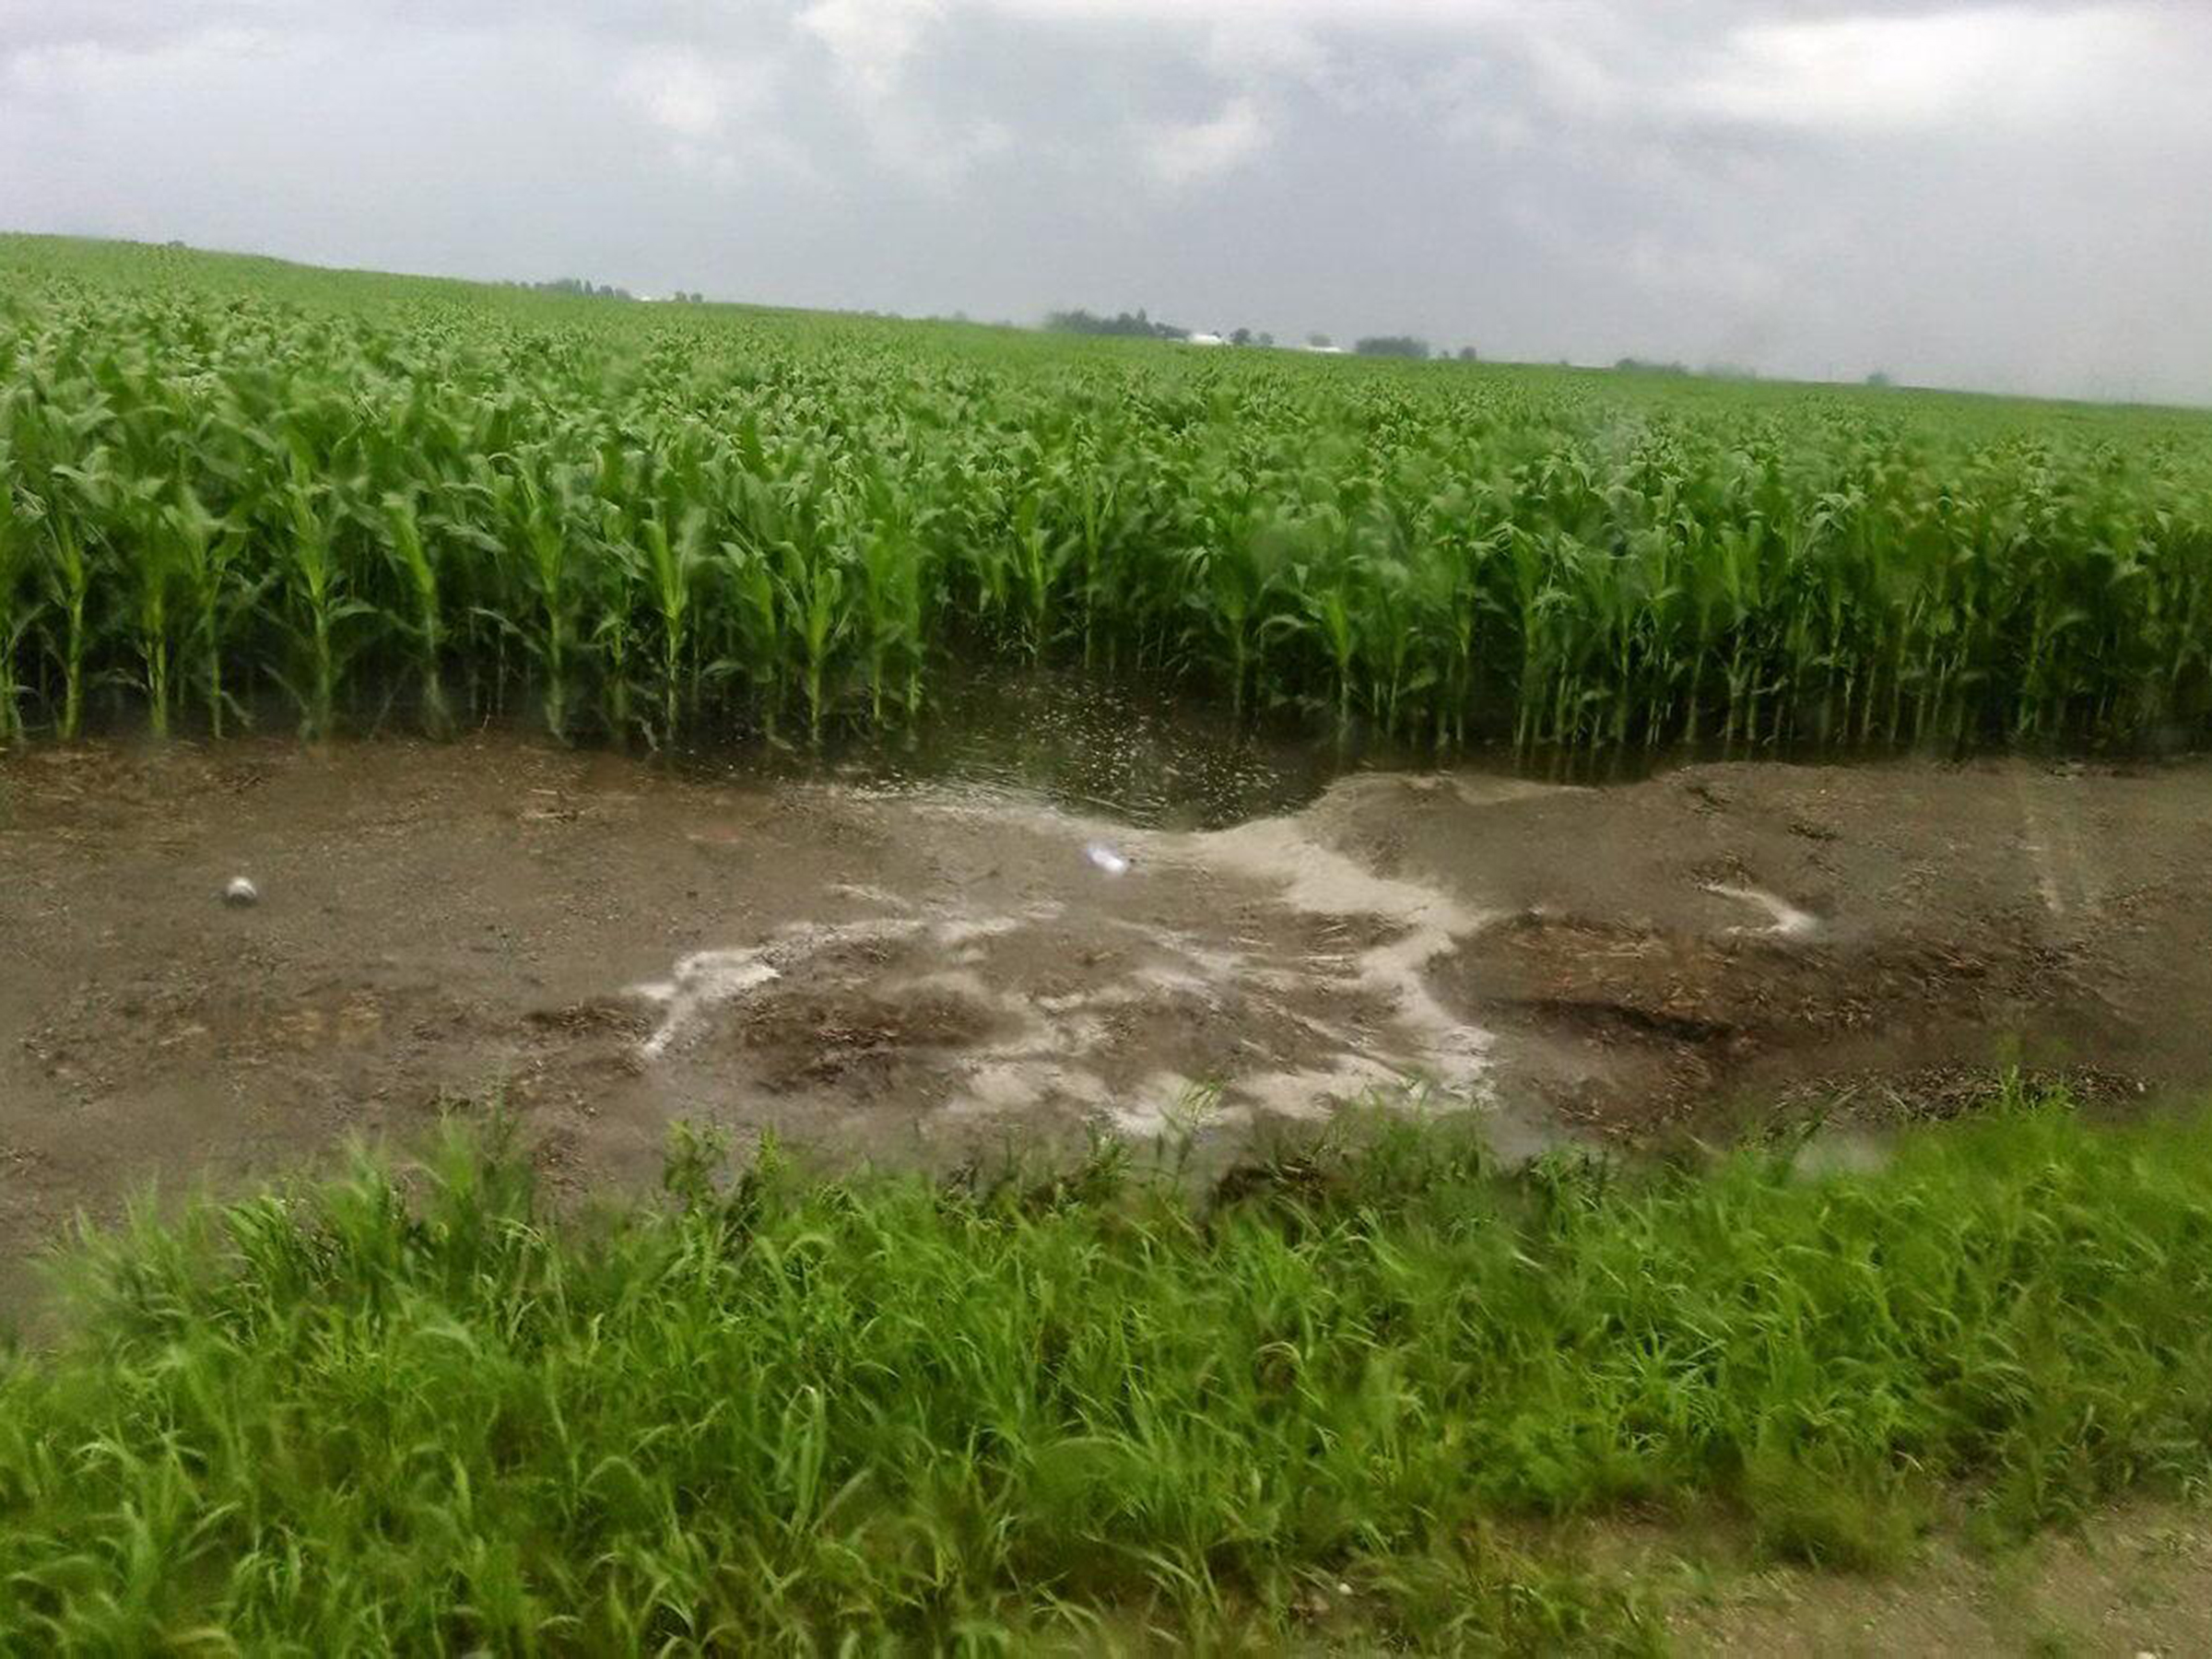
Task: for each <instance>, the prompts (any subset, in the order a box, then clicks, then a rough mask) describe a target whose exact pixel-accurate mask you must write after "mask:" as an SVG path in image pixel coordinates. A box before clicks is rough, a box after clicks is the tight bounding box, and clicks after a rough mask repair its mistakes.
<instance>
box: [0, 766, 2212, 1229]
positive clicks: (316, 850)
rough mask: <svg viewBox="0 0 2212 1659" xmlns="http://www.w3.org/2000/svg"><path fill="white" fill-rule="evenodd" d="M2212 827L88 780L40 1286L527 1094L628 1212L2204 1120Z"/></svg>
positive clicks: (667, 780) (523, 772) (70, 878)
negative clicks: (1227, 812) (2051, 1125)
mask: <svg viewBox="0 0 2212 1659" xmlns="http://www.w3.org/2000/svg"><path fill="white" fill-rule="evenodd" d="M2207 825H2212V767H2207V766H2205V765H2200V764H2189V765H2176V766H2171V767H2164V768H2158V769H2141V770H2136V771H2115V770H2109V769H2099V768H2084V767H2066V768H2057V769H2053V768H2048V767H2041V766H2037V765H2033V764H2028V763H2021V762H2007V763H1994V762H1993V763H1988V764H1981V765H1971V766H1965V767H1935V766H1927V765H1917V764H1914V765H1890V766H1878V767H1864V768H1851V769H1838V768H1828V769H1814V768H1794V767H1783V766H1775V765H1766V766H1756V767H1753V766H1735V767H1732V766H1700V767H1694V768H1690V769H1688V770H1685V771H1677V772H1675V773H1672V774H1669V775H1666V776H1664V777H1661V778H1658V779H1655V780H1653V781H1650V782H1641V783H1634V784H1628V785H1621V786H1616V787H1609V788H1606V789H1602V790H1592V789H1561V788H1553V787H1548V786H1542V785H1535V784H1529V783H1524V782H1514V781H1512V780H1503V779H1496V778H1490V777H1485V776H1482V775H1480V774H1477V773H1472V772H1468V773H1447V774H1441V775H1433V776H1427V777H1420V776H1412V775H1406V774H1364V775H1358V776H1353V777H1349V778H1346V779H1343V780H1340V781H1339V782H1336V783H1335V785H1333V786H1331V787H1330V788H1329V789H1328V790H1327V791H1326V792H1325V793H1324V794H1323V795H1322V796H1321V797H1320V798H1319V799H1318V800H1316V801H1314V802H1313V803H1312V805H1311V806H1307V807H1305V808H1303V809H1302V810H1300V811H1297V812H1293V813H1289V814H1288V815H1285V816H1278V817H1274V818H1258V819H1255V820H1253V821H1250V822H1246V823H1243V824H1240V825H1237V826H1235V827H1232V828H1229V829H1223V830H1194V829H1175V828H1165V827H1159V824H1158V823H1157V822H1156V823H1155V825H1154V826H1153V827H1132V826H1130V825H1127V824H1122V823H1117V822H1114V821H1112V819H1111V818H1107V817H1104V816H1102V815H1099V814H1095V813H1092V814H1088V815H1087V814H1085V813H1084V812H1082V811H1079V810H1071V809H1069V808H1067V807H1065V806H1049V805H1046V804H1044V803H1043V802H1041V800H1039V799H1038V798H1036V797H1035V796H1033V795H1029V794H1022V793H1019V792H1013V791H1006V790H985V789H977V788H972V787H959V786H953V785H930V786H922V787H912V786H901V787H896V788H893V787H877V786H872V785H869V784H866V783H860V782H852V781H849V780H848V781H827V782H806V781H793V780H790V779H781V780H767V779H759V780H752V781H747V780H743V779H735V780H721V781H717V780H714V779H711V778H702V777H699V776H694V775H679V774H677V773H672V772H670V771H665V770H656V769H654V768H653V767H650V766H647V765H644V764H641V763H636V762H632V761H629V760H626V759H619V758H616V757H611V756H606V755H578V754H571V753H561V752H555V751H551V750H547V749H543V748H538V747H531V746H528V745H526V744H523V743H519V742H513V741H509V740H505V739H499V738H482V739H478V740H475V741H471V742H466V743H462V744H457V745H453V746H446V747H433V746H428V745H416V744H409V743H399V742H394V743H376V744H363V745H358V746H350V747H334V748H330V749H326V750H308V749H303V748H300V747H297V746H293V745H289V744H278V743H269V744H262V743H232V744H229V745H224V746H219V747H209V748H193V747H181V746H180V747H171V748H168V749H166V750H161V751H153V750H140V749H132V748H128V747H88V748H76V749H67V750H63V749H45V750H37V751H33V752H31V753H29V754H26V755H19V756H16V757H12V758H9V759H5V760H0V870H4V871H5V880H4V882H0V1250H5V1251H6V1252H7V1253H9V1254H11V1255H14V1254H18V1253H20V1252H21V1250H22V1249H23V1248H24V1247H26V1246H27V1245H28V1243H29V1241H33V1240H38V1239H41V1238H46V1237H51V1236H53V1234H54V1232H55V1231H56V1230H57V1227H58V1225H59V1224H60V1223H61V1222H62V1221H63V1220H64V1219H65V1218H66V1216H67V1215H68V1213H69V1212H71V1211H72V1210H75V1209H77V1208H79V1207H89V1208H91V1209H92V1210H94V1211H96V1212H109V1211H112V1208H113V1206H115V1205H116V1203H117V1202H118V1201H119V1197H120V1195H121V1194H123V1193H124V1192H126V1191H128V1190H130V1189H132V1188H134V1187H135V1186H137V1185H140V1184H142V1183H143V1182H145V1181H146V1180H147V1179H148V1178H158V1179H159V1181H161V1182H163V1183H165V1184H166V1185H167V1186H169V1187H170V1188H171V1189H172V1190H173V1189H174V1188H175V1187H177V1186H178V1185H180V1184H185V1183H189V1182H194V1181H196V1180H198V1179H199V1178H201V1177H202V1176H203V1175H206V1176H207V1177H209V1178H211V1179H214V1180H215V1181H217V1182H229V1181H232V1180H234V1179H236V1178H238V1177H240V1176H243V1175H246V1174H251V1173H260V1172H264V1171H273V1170H280V1169H285V1168H288V1167H294V1166H296V1165H298V1164H299V1163H300V1161H302V1159H303V1157H310V1158H312V1155H313V1154H315V1153H316V1152H318V1151H320V1150H322V1149H324V1148H327V1147H331V1146H332V1145H334V1144H335V1143H336V1142H337V1141H339V1140H340V1139H342V1138H343V1137H344V1136H346V1135H348V1134H350V1133H355V1132H366V1133H376V1132H385V1131H392V1132H398V1133H401V1134H406V1133H410V1132H412V1131H413V1130H415V1129H417V1128H418V1127H419V1126H420V1125H421V1124H424V1123H425V1122H426V1121H428V1119H429V1117H430V1116H431V1115H432V1114H433V1113H435V1112H437V1111H438V1110H439V1109H440V1106H441V1102H443V1101H446V1100H452V1099H454V1098H464V1097H465V1098H477V1097H481V1096H484V1095H486V1094H498V1095H500V1096H501V1097H503V1098H504V1099H505V1100H506V1101H507V1102H508V1103H509V1105H510V1107H511V1108H512V1110H513V1111H514V1112H516V1113H517V1114H518V1115H519V1116H520V1117H521V1118H523V1120H524V1123H525V1124H526V1126H527V1127H528V1129H529V1131H530V1133H531V1135H532V1136H533V1139H534V1142H535V1144H536V1145H538V1146H539V1147H542V1148H543V1156H544V1158H545V1159H546V1161H547V1165H548V1168H549V1170H550V1171H552V1173H553V1174H554V1176H555V1178H556V1179H557V1180H559V1181H563V1182H568V1183H570V1184H571V1185H573V1186H575V1187H577V1188H580V1189H581V1188H582V1187H583V1186H585V1185H587V1184H589V1183H591V1182H594V1181H597V1180H600V1179H603V1178H609V1177H611V1178H615V1179H618V1180H634V1179H642V1178H646V1177H649V1176H650V1175H651V1174H652V1173H653V1171H654V1170H655V1169H657V1166H658V1160H659V1156H660V1152H661V1148H662V1147H663V1146H664V1145H665V1135H666V1128H667V1125H668V1124H669V1122H670V1121H671V1120H672V1119H674V1118H677V1117H690V1118H695V1119H704V1120H711V1121H714V1122H718V1123H721V1124H725V1125H727V1126H729V1127H731V1128H733V1129H735V1130H738V1131H741V1132H750V1131H757V1130H760V1129H773V1130H775V1131H777V1132H779V1133H781V1134H782V1135H785V1136H787V1137H789V1138H792V1139H795V1140H797V1141H800V1142H803V1143H805V1144H806V1145H807V1146H809V1147H816V1148H818V1149H820V1150H821V1152H822V1153H823V1154H824V1155H825V1156H830V1157H863V1158H868V1159H878V1160H896V1161H901V1162H919V1163H923V1164H926V1165H931V1166H940V1165H946V1164H950V1163H956V1162H959V1161H961V1160H964V1159H971V1158H975V1157H978V1156H995V1155H998V1154H999V1153H1001V1152H1003V1151H1005V1150H1007V1149H1013V1150H1023V1151H1035V1152H1047V1153H1049V1152H1051V1151H1053V1150H1054V1149H1059V1148H1064V1147H1068V1146H1072V1145H1076V1144H1079V1143H1080V1142H1081V1141H1082V1140H1083V1139H1084V1138H1085V1137H1086V1136H1088V1135H1093V1134H1097V1133H1101V1132H1103V1133H1112V1134H1121V1135H1135V1136H1148V1135H1157V1134H1159V1133H1161V1132H1163V1131H1167V1130H1171V1129H1174V1128H1177V1127H1179V1126H1182V1125H1185V1124H1191V1125H1195V1126H1199V1127H1209V1126H1210V1127H1211V1128H1212V1129H1213V1130H1214V1131H1216V1132H1217V1133H1218V1135H1221V1136H1224V1137H1233V1136H1239V1135H1246V1134H1249V1133H1252V1132H1254V1131H1258V1130H1263V1129H1265V1127H1266V1126H1268V1125H1270V1124H1275V1123H1278V1122H1283V1121H1295V1122H1307V1123H1310V1122H1313V1121H1317V1120H1320V1119H1323V1118H1325V1117H1326V1116H1327V1115H1328V1114H1329V1113H1330V1112H1331V1111H1332V1110H1334V1102H1335V1101H1337V1100H1343V1099H1347V1098H1352V1097H1357V1096H1359V1095H1361V1094H1363V1093H1366V1092H1370V1091H1373V1090H1376V1089H1379V1088H1391V1089H1395V1088H1400V1087H1401V1086H1404V1085H1406V1084H1407V1083H1408V1082H1409V1081H1410V1082H1411V1084H1412V1085H1413V1088H1414V1093H1415V1096H1416V1097H1417V1098H1418V1099H1419V1100H1422V1101H1424V1102H1426V1104H1427V1106H1428V1107H1429V1109H1431V1110H1468V1111H1475V1112H1482V1113H1484V1114H1485V1122H1486V1123H1487V1124H1488V1127H1489V1129H1490V1131H1491V1133H1492V1134H1493V1135H1495V1136H1496V1137H1497V1138H1498V1139H1499V1140H1500V1143H1501V1145H1503V1146H1504V1147H1506V1149H1507V1150H1509V1151H1525V1150H1528V1149H1531V1148H1534V1147H1539V1146H1541V1145H1543V1144H1546V1143H1547V1141H1548V1140H1551V1139H1555V1138H1558V1137H1559V1136H1561V1135H1577V1136H1598V1137H1608V1138H1614V1139H1627V1140H1642V1139H1649V1138H1652V1137H1654V1136H1660V1135H1670V1134H1674V1133H1678V1132H1680V1131H1682V1130H1683V1129H1685V1128H1687V1129H1690V1130H1703V1129H1707V1128H1713V1129H1718V1128H1721V1127H1724V1126H1727V1125H1730V1124H1736V1123H1740V1122H1742V1121H1743V1120H1744V1118H1745V1117H1746V1116H1747V1114H1749V1113H1751V1112H1755V1111H1765V1110H1770V1109H1771V1107H1772V1104H1773V1102H1775V1101H1777V1100H1785V1101H1786V1100H1803V1101H1810V1100H1819V1101H1828V1100H1832V1099H1835V1098H1837V1097H1838V1096H1841V1098H1843V1099H1845V1100H1848V1101H1850V1102H1853V1107H1852V1109H1853V1111H1854V1112H1858V1113H1860V1114H1862V1115H1866V1116H1873V1117H1879V1116H1880V1115H1881V1114H1882V1113H1884V1112H1888V1111H1891V1110H1893V1109H1894V1107H1893V1100H1895V1099H1896V1098H1898V1097H1905V1098H1909V1099H1910V1100H1912V1101H1915V1102H1926V1101H1929V1100H1935V1101H1937V1102H1942V1101H1946V1100H1963V1099H1965V1098H1968V1096H1969V1095H1970V1094H1971V1090H1972V1088H1973V1087H1975V1086H1977V1085H1978V1082H1979V1080H1980V1079H1981V1078H1982V1077H1985V1076H1986V1071H1987V1068H1988V1067H1991V1066H1993V1065H2003V1064H2006V1063H2008V1062H2011V1061H2015V1060H2018V1061H2022V1062H2025V1063H2028V1064H2030V1065H2037V1066H2042V1067H2050V1068H2055V1069H2059V1070H2068V1069H2071V1070H2074V1071H2076V1072H2077V1073H2079V1074H2080V1076H2081V1077H2083V1079H2084V1080H2085V1082H2087V1083H2088V1084H2089V1085H2091V1086H2092V1087H2093V1088H2095V1089H2096V1090H2097V1091H2098V1092H2100V1093H2101V1094H2103V1095H2107V1096H2117V1097H2123V1098H2126V1097H2133V1096H2135V1095H2136V1094H2138V1093H2156V1092H2159V1091H2161V1090H2164V1089H2169V1088H2187V1087H2194V1086H2197V1085H2202V1084H2205V1083H2206V1082H2212V1019H2208V1018H2207V1014H2208V1013H2212V959H2208V958H2207V953H2206V941H2207V939H2212V833H2207V829H2206V827H2207ZM1094 843H1103V844H1104V845H1106V846H1108V847H1110V848H1112V850H1113V851H1114V852H1115V853H1118V854H1120V855H1121V856H1122V857H1124V858H1125V859H1126V860H1127V861H1128V867H1127V869H1126V870H1125V871H1124V872H1123V873H1120V874H1114V873H1112V870H1111V869H1110V868H1101V867H1100V863H1099V862H1098V861H1097V860H1095V859H1094V858H1093V857H1092V856H1091V854H1090V853H1089V851H1088V849H1090V848H1091V847H1092V846H1093V844H1094ZM238 875H244V876H247V877H251V878H252V879H253V881H254V882H255V883H256V884H257V886H258V887H259V889H260V892H261V900H260V902H259V903H258V904H256V905H253V906H252V907H250V908H231V907H229V906H226V905H225V904H224V902H223V891H224V888H225V885H226V883H228V882H229V879H230V878H231V877H234V876H238Z"/></svg>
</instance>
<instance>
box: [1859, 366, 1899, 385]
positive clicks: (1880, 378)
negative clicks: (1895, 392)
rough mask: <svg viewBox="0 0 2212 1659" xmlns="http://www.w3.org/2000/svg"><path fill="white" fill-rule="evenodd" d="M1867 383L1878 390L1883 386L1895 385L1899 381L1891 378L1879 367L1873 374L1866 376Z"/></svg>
mask: <svg viewBox="0 0 2212 1659" xmlns="http://www.w3.org/2000/svg"><path fill="white" fill-rule="evenodd" d="M1866 383H1867V384H1868V385H1870V386H1873V387H1875V388H1877V390H1878V389H1879V388H1881V387H1885V386H1893V385H1895V384H1896V383H1897V382H1895V381H1893V380H1891V379H1890V378H1889V376H1888V374H1887V373H1885V372H1884V371H1881V370H1879V369H1877V370H1876V371H1874V372H1873V373H1872V374H1870V375H1868V376H1867V377H1866Z"/></svg>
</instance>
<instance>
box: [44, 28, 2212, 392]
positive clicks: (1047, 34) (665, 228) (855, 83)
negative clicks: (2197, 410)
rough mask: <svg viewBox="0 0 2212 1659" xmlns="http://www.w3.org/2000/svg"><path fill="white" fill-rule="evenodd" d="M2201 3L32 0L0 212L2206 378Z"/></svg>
mask: <svg viewBox="0 0 2212 1659" xmlns="http://www.w3.org/2000/svg"><path fill="white" fill-rule="evenodd" d="M2208 88H2212V0H2068V3H2063V4H2062V3H2057V0H1986V3H1983V4H1974V5H1959V4H1950V3H1947V0H349V3H342V0H0V228H6V229H20V230H44V231H61V232H70V233H76V234H84V235H96V236H124V237H133V238H139V239H144V240H149V241H168V240H171V239H177V240H182V241H188V242H192V243H194V244H195V245H200V246H209V247H223V248H233V249H241V250H249V251H253V252H258V253H276V254H281V255H284V256H287V257H290V258H296V259H302V260H308V261H312V262H315V263H319V264H329V265H357V266H367V267H372V268H377V269H385V270H405V271H419V272H429V273H437V274H442V275H452V276H463V277H490V278H507V277H512V278H525V279H544V278H550V277H562V276H574V277H586V278H589V279H591V280H594V281H599V282H613V283H617V284H619V285H621V286H624V287H628V288H632V289H635V290H637V291H640V292H666V291H668V290H670V289H675V288H696V289H700V290H702V291H703V292H705V293H706V294H707V295H708V296H709V297H710V298H714V299H730V300H758V301H764V302H770V303H776V304H790V305H806V306H819V307H827V308H836V309H850V310H881V311H893V312H903V313H907V314H911V315H921V314H930V313H945V314H949V313H951V312H956V311H957V312H967V313H969V314H971V315H972V316H974V317H977V318H979V319H994V320H995V319H1008V320H1012V321H1017V322H1034V321H1036V320H1038V319H1039V318H1041V316H1042V314H1043V313H1044V312H1046V311H1048V310H1052V309H1057V308H1062V307H1068V306H1086V307H1088V308H1091V309H1093V310H1100V311H1110V312H1111V311H1119V310H1122V309H1124V308H1127V309H1135V308H1136V307H1138V306H1143V307H1147V308H1148V309H1149V311H1150V312H1151V314H1152V315H1154V316H1155V317H1159V318H1165V319H1168V320H1171V321H1173V322H1176V323H1180V324H1185V325H1187V326H1191V327H1195V328H1203V329H1219V330H1224V331H1226V330H1228V329H1231V328H1235V327H1239V326H1245V327H1250V328H1253V329H1255V330H1258V329H1265V330H1269V331H1271V332H1273V333H1274V334H1276V335H1278V336H1280V337H1282V338H1284V339H1286V340H1294V339H1295V340H1302V339H1304V338H1305V337H1306V336H1307V335H1308V334H1310V333H1312V332H1323V333H1326V334H1329V335H1334V336H1335V337H1336V338H1337V339H1338V340H1339V341H1340V342H1347V341H1349V340H1350V339H1351V338H1353V337H1355V336H1357V335H1364V334H1402V333H1404V334H1414V335H1420V336H1422V337H1424V338H1427V339H1429V340H1430V341H1431V342H1433V343H1435V344H1436V345H1438V346H1439V347H1446V348H1450V349H1456V348H1458V347H1461V346H1465V345H1472V346H1474V347H1477V349H1478V350H1479V351H1481V352H1482V353H1483V355H1485V356H1487V357H1497V358H1508V359H1528V360H1550V359H1560V358H1564V359H1572V360H1574V361H1577V362H1610V361H1612V360H1613V359H1616V358H1618V357H1623V356H1630V355H1634V356H1640V357H1645V358H1652V359H1678V360H1681V361H1684V362H1687V363H1689V364H1691V365H1693V366H1702V365H1708V364H1718V363H1726V364H1732V365H1737V366H1742V367H1746V368H1750V369H1753V370H1756V371H1759V372H1762V373H1767V374H1776V375H1794V376H1803V377H1808V378H1850V379H1855V378H1857V377H1859V376H1862V375H1865V374H1866V373H1868V372H1870V371H1875V370H1881V371H1887V372H1888V373H1890V374H1891V375H1893V376H1895V377H1897V378H1898V379H1900V380H1906V381H1912V382H1923V383H1935V384H1947V385H1961V386H1972V387H1983V388H1989V389H1993V390H2012V391H2025V392H2041V393H2054V394H2076V395H2088V396H2119V397H2140V398H2149V399H2160V400H2171V401H2185V402H2196V403H2212V90H2208Z"/></svg>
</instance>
